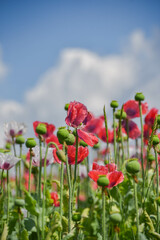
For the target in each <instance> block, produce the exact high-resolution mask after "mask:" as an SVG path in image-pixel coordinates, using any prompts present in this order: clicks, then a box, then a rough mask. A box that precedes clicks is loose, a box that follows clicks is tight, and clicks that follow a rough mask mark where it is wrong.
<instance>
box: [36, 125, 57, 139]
mask: <svg viewBox="0 0 160 240" xmlns="http://www.w3.org/2000/svg"><path fill="white" fill-rule="evenodd" d="M39 123H43V124H45V125H46V128H47V132H46V133H45V134H44V135H43V137H44V138H45V139H46V138H48V137H50V136H51V135H52V134H53V132H54V130H55V129H56V128H55V126H54V125H53V124H48V123H47V122H39V121H35V122H33V129H34V133H35V135H36V137H38V134H37V133H36V127H37V126H38V124H39Z"/></svg>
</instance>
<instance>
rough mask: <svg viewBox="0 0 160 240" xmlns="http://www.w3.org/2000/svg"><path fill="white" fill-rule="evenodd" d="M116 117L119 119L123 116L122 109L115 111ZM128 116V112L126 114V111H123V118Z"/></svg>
mask: <svg viewBox="0 0 160 240" xmlns="http://www.w3.org/2000/svg"><path fill="white" fill-rule="evenodd" d="M115 117H116V118H117V119H120V117H121V110H120V109H118V110H117V112H116V113H115ZM126 117H127V114H126V112H124V111H123V112H122V119H125V118H126Z"/></svg>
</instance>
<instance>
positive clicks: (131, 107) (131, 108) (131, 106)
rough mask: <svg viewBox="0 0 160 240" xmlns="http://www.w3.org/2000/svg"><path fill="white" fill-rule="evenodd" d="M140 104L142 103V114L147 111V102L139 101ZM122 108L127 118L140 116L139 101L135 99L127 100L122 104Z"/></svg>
mask: <svg viewBox="0 0 160 240" xmlns="http://www.w3.org/2000/svg"><path fill="white" fill-rule="evenodd" d="M141 104H142V114H146V113H147V111H148V104H147V103H141ZM123 110H124V111H125V112H126V114H127V118H128V119H132V118H136V117H139V116H140V113H139V103H138V102H137V101H135V100H129V101H127V102H126V103H125V104H124V105H123Z"/></svg>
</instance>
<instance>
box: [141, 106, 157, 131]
mask: <svg viewBox="0 0 160 240" xmlns="http://www.w3.org/2000/svg"><path fill="white" fill-rule="evenodd" d="M157 114H158V109H157V108H151V110H150V111H149V112H148V114H147V115H146V116H145V119H144V121H145V124H147V125H149V126H151V127H152V126H153V124H154V120H155V118H156V116H157Z"/></svg>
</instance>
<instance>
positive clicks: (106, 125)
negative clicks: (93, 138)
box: [103, 105, 109, 163]
mask: <svg viewBox="0 0 160 240" xmlns="http://www.w3.org/2000/svg"><path fill="white" fill-rule="evenodd" d="M103 114H104V122H105V129H106V142H107V150H108V124H107V116H106V109H105V105H104V107H103ZM108 163H109V158H108Z"/></svg>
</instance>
